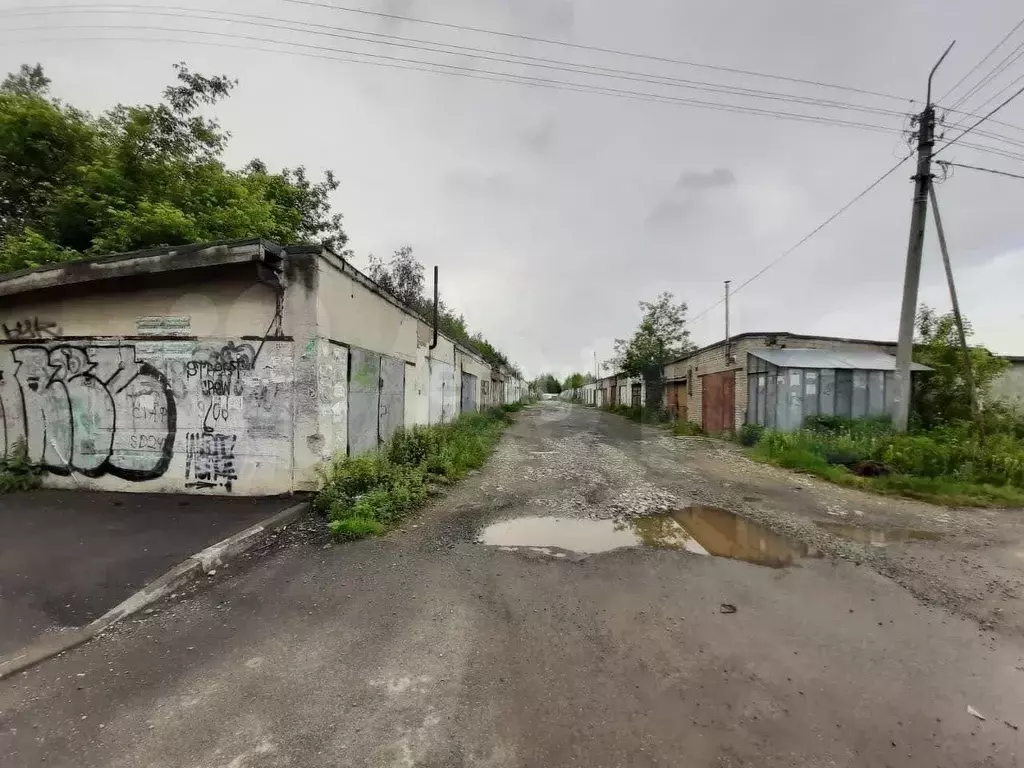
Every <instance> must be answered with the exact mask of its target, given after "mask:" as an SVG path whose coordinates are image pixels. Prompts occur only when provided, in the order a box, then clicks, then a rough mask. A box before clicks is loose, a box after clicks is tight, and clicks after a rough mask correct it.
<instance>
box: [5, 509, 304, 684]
mask: <svg viewBox="0 0 1024 768" xmlns="http://www.w3.org/2000/svg"><path fill="white" fill-rule="evenodd" d="M309 509H310V503H309V502H308V501H304V502H302V503H301V504H296V505H294V506H291V507H288V508H287V509H284V510H282V511H280V512H278V513H276V514H274V515H271V516H270V517H268V518H266V519H265V520H263V521H261V522H259V523H256V525H253V526H250V527H249V528H246V529H245V530H244V531H240V532H239V533H236V534H234V535H232V536H228V537H227V538H226V539H223V540H222V541H218V542H217V543H216V544H212V545H210V546H209V547H207V548H206V549H203V550H201V551H199V552H196V553H195V554H194V555H192V556H191V557H189V558H187V559H186V560H184V561H182V562H180V563H178V564H177V565H176V566H174V567H173V568H171V569H170V570H169V571H167V572H166V573H164V574H163V575H162V576H160V577H158V578H156V579H154V580H153V581H151V582H149V584H147V585H146V586H144V587H143V588H142V589H140V590H139V591H138V592H136V593H135V594H133V595H131V596H130V597H129V598H128V599H126V600H124V601H122V602H121V603H120V604H118V605H116V606H114V607H113V608H111V609H110V610H109V611H107V612H106V613H105V614H103V615H102V616H100V617H99V618H98V619H95V620H94V621H92V622H90V623H89V624H86V625H85V626H84V627H78V628H76V629H72V630H70V631H68V632H64V633H61V634H59V635H56V636H51V637H45V638H44V639H41V640H38V641H36V642H35V643H34V644H33V645H30V646H28V647H26V648H22V649H21V650H19V651H15V652H14V653H11V654H8V655H6V656H0V680H3V679H4V678H7V677H10V676H11V675H14V674H17V673H18V672H21V671H23V670H26V669H28V668H29V667H32V666H35V665H36V664H38V663H39V662H41V661H46V660H47V659H49V658H52V657H54V656H56V655H57V654H59V653H63V652H64V651H70V650H71V649H72V648H77V647H78V646H79V645H82V644H83V643H87V642H89V641H90V640H92V639H93V638H94V637H96V635H98V634H100V633H101V632H103V630H105V629H107V628H108V627H110V626H113V625H114V624H116V623H117V622H119V621H120V620H121V619H123V618H125V617H126V616H131V615H132V614H135V613H138V612H139V611H141V610H142V609H143V608H145V607H147V606H149V605H152V604H153V603H155V602H156V601H157V600H160V599H162V598H164V597H166V596H167V595H169V594H171V593H172V592H174V591H176V590H178V589H180V588H181V587H182V586H184V585H185V584H187V583H188V582H190V581H193V580H195V579H197V578H199V577H200V576H202V575H203V574H206V573H209V572H210V571H212V570H215V569H216V568H218V567H220V566H221V565H223V564H224V563H226V562H227V561H229V560H231V559H232V558H235V557H238V556H239V555H241V554H243V553H244V552H247V551H248V550H250V549H252V548H253V547H254V546H256V545H257V544H258V543H259V542H261V541H262V540H263V539H264V538H265V537H266V535H267V534H268V533H271V532H273V531H276V530H278V529H280V528H284V527H285V526H287V525H288V524H289V523H292V522H294V521H295V520H297V519H298V518H300V517H302V516H303V515H305V514H306V513H307V512H309Z"/></svg>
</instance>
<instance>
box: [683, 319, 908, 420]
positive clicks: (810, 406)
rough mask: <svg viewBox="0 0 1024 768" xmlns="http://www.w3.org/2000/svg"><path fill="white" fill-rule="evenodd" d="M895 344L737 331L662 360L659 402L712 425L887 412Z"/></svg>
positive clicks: (891, 395)
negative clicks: (666, 361) (662, 387)
mask: <svg viewBox="0 0 1024 768" xmlns="http://www.w3.org/2000/svg"><path fill="white" fill-rule="evenodd" d="M895 352H896V344H895V342H885V341H869V340H864V339H844V338H836V337H831V336H805V335H801V334H794V333H786V332H776V333H743V334H740V335H738V336H734V337H733V338H731V339H730V340H729V341H728V342H727V341H725V340H722V341H719V342H716V343H715V344H710V345H708V346H706V347H703V348H701V349H698V350H696V351H694V352H691V353H690V354H688V355H685V356H683V357H681V358H679V359H678V360H675V361H673V362H671V363H669V364H668V365H666V366H665V369H664V371H665V405H666V408H667V409H668V410H669V412H670V413H671V414H672V416H673V417H674V418H677V419H681V420H689V421H692V422H694V423H695V424H698V425H700V426H701V427H702V428H703V429H704V430H705V431H707V432H712V433H715V432H731V431H733V430H735V429H738V428H739V427H740V426H742V425H743V424H744V423H751V424H763V425H765V426H768V427H771V428H773V429H779V430H792V429H799V428H800V426H801V424H802V423H803V420H804V418H806V417H807V416H809V415H811V414H818V413H828V414H835V415H839V416H847V417H852V418H858V417H865V416H875V415H877V416H881V415H885V414H888V415H892V413H893V406H894V402H895V396H896V388H895V364H896V358H895ZM914 370H918V371H920V370H927V369H926V368H925V367H924V366H920V365H916V364H915V366H914Z"/></svg>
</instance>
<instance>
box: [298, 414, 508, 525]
mask: <svg viewBox="0 0 1024 768" xmlns="http://www.w3.org/2000/svg"><path fill="white" fill-rule="evenodd" d="M517 410H518V409H517ZM510 421H511V416H510V415H509V413H508V412H506V410H504V409H503V408H492V409H490V410H489V411H488V412H487V413H467V414H463V415H462V416H460V417H459V419H458V420H456V421H455V422H454V423H452V424H444V425H441V426H433V427H414V428H413V429H411V430H399V431H398V432H396V433H395V435H394V437H392V439H391V440H390V442H388V444H387V445H385V446H384V447H382V449H381V450H380V451H378V452H376V453H367V454H362V455H359V456H353V457H348V456H338V457H336V458H334V459H333V460H332V461H330V462H328V463H327V464H325V465H324V466H322V467H321V468H320V476H321V482H320V485H321V488H320V491H319V493H318V494H317V496H316V498H315V499H314V501H313V508H314V509H315V510H316V511H317V512H318V513H319V514H321V515H323V516H324V517H326V518H327V519H328V523H327V526H328V528H329V530H330V531H331V532H332V533H333V534H334V535H335V536H337V537H338V538H341V539H358V538H361V537H363V536H372V535H376V534H380V533H383V532H384V531H386V530H387V529H388V528H389V527H390V526H392V525H395V524H396V523H398V522H400V521H401V520H402V518H404V517H405V516H406V515H407V514H409V512H411V511H413V510H415V509H416V508H417V507H419V506H421V505H422V504H423V503H424V502H425V501H426V499H427V495H428V486H429V483H430V480H431V477H432V476H433V477H434V478H441V477H443V478H446V479H457V478H459V477H462V476H463V475H464V474H465V473H466V472H467V471H469V470H471V469H476V468H478V467H480V466H482V465H483V464H484V462H486V461H487V457H488V456H490V453H491V451H492V450H493V448H494V444H495V443H496V442H497V441H498V438H499V437H500V436H501V432H502V430H503V429H504V428H505V425H506V424H508V423H509V422H510Z"/></svg>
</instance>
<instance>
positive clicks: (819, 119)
mask: <svg viewBox="0 0 1024 768" xmlns="http://www.w3.org/2000/svg"><path fill="white" fill-rule="evenodd" d="M55 29H66V30H69V31H72V32H74V31H77V30H80V29H104V30H124V31H156V32H177V33H186V34H195V35H205V36H213V37H227V38H234V39H239V40H250V41H254V42H263V43H271V44H279V45H288V46H292V47H299V48H307V49H312V50H318V51H328V52H331V53H341V54H346V55H350V56H363V57H369V58H372V59H378V60H384V61H389V62H398V63H400V64H406V65H421V66H394V65H392V68H397V69H412V70H417V71H423V72H433V73H436V74H461V76H463V77H469V78H476V79H485V80H497V81H500V82H510V83H520V84H524V85H534V84H536V85H539V86H542V87H552V88H554V89H556V90H574V91H579V92H586V93H598V94H602V95H606V96H618V97H623V98H634V99H639V100H641V101H654V102H661V103H666V104H677V105H681V106H690V107H696V108H698V109H710V110H715V111H724V112H733V113H738V114H751V115H761V116H765V117H774V118H779V119H786V120H794V121H798V122H809V123H818V124H822V125H837V126H843V127H848V128H855V129H860V130H867V131H874V132H881V133H888V134H893V133H896V134H899V133H900V131H899V129H895V128H890V127H887V126H881V125H876V124H872V123H860V122H856V121H852V120H843V119H839V118H828V117H824V116H820V115H807V114H803V113H798V112H784V111H781V110H770V109H761V108H759V107H748V106H744V105H739V104H727V103H721V102H708V101H701V100H698V99H684V98H679V97H674V96H668V95H665V94H658V93H650V92H647V91H630V90H625V89H620V88H610V87H607V86H598V85H592V84H589V83H578V82H571V81H564V80H553V79H549V78H538V77H532V76H529V75H519V74H515V73H511V72H499V71H494V70H486V69H477V68H472V67H461V66H457V65H454V64H444V63H440V62H432V61H424V60H422V59H409V58H404V57H398V56H388V55H385V54H379V53H369V52H365V51H353V50H348V49H342V48H330V47H327V46H319V45H311V44H308V43H297V42H291V41H288V42H285V41H280V40H270V39H267V38H262V37H257V36H254V35H243V34H234V33H229V32H212V31H209V30H198V29H182V28H168V27H159V26H149V25H131V26H128V25H112V24H89V25H76V26H75V27H53V26H49V27H21V28H18V29H16V30H11V31H16V32H25V31H40V30H42V31H53V30H55ZM61 39H64V40H68V39H70V38H61ZM100 39H106V40H111V39H115V40H116V39H127V38H100ZM145 39H147V38H142V40H145ZM168 42H184V43H188V42H190V41H189V40H173V41H172V40H169V41H168ZM274 52H276V53H292V52H291V51H288V50H275V51H274ZM327 58H331V57H327ZM340 60H342V61H351V62H355V63H365V64H372V63H374V62H367V61H362V60H360V59H340ZM449 70H450V71H449ZM480 75H486V76H487V77H479V76H480Z"/></svg>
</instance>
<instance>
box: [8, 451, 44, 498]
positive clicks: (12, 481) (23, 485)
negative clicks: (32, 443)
mask: <svg viewBox="0 0 1024 768" xmlns="http://www.w3.org/2000/svg"><path fill="white" fill-rule="evenodd" d="M41 476H42V470H41V469H40V468H39V467H37V466H36V465H35V464H33V463H32V462H30V461H29V460H28V448H27V446H26V445H25V443H24V441H19V442H16V443H15V444H14V446H13V447H12V450H11V452H10V453H9V454H7V455H6V456H0V493H13V492H14V491H31V490H33V489H35V488H38V487H39V485H40V483H41V482H42V481H41V479H40V478H41Z"/></svg>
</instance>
